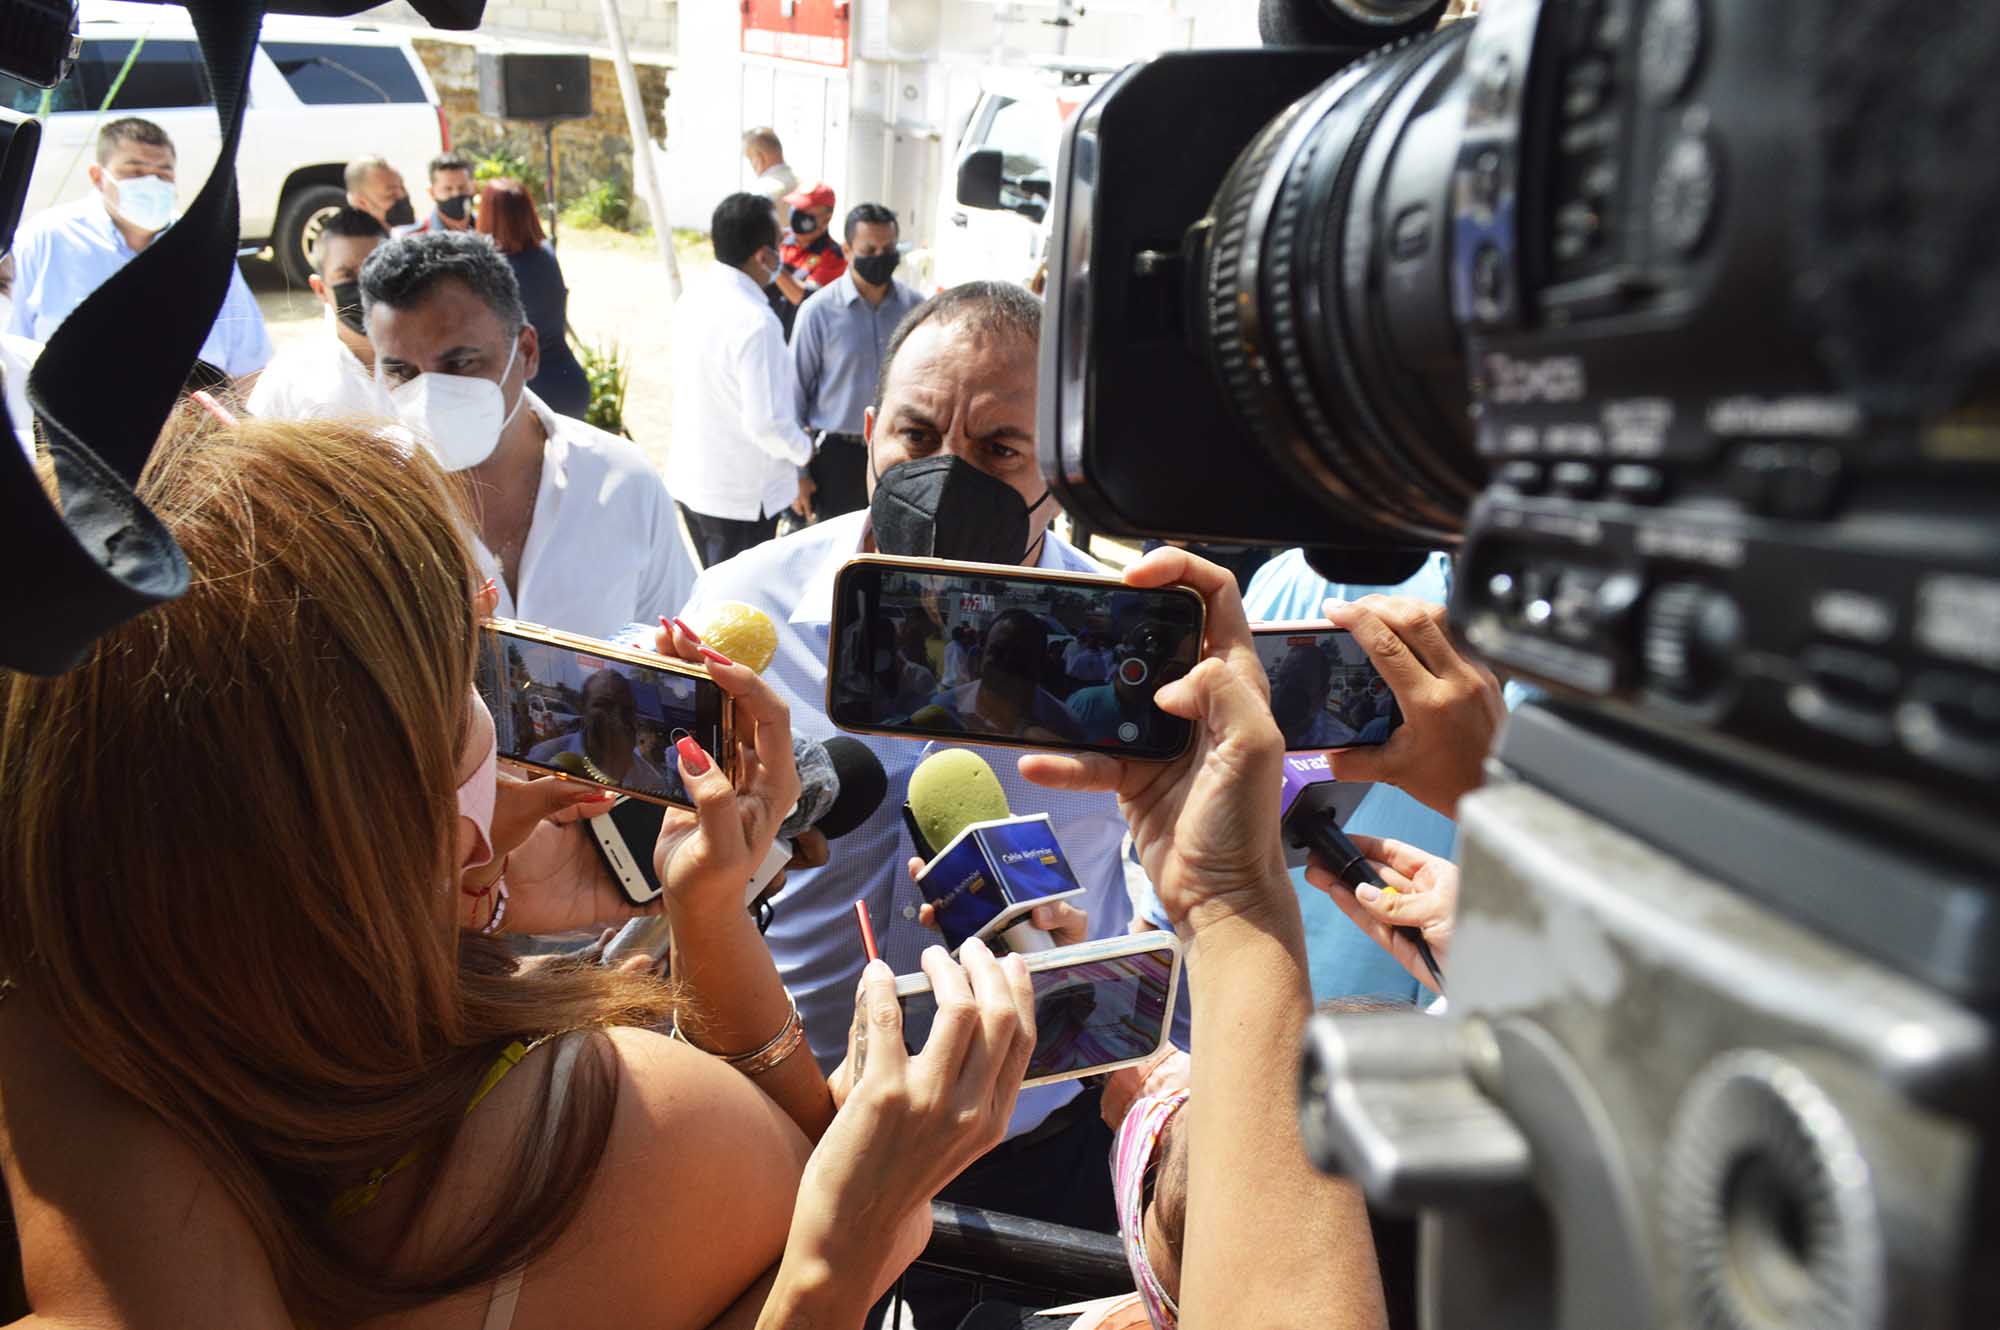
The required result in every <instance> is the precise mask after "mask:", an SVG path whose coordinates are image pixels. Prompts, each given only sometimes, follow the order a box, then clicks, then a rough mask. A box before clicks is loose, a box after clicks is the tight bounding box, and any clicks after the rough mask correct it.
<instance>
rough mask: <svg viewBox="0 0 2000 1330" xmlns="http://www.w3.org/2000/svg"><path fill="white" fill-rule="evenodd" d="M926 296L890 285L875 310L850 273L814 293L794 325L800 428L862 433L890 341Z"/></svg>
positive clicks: (794, 367) (793, 350)
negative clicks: (906, 315) (864, 415)
mask: <svg viewBox="0 0 2000 1330" xmlns="http://www.w3.org/2000/svg"><path fill="white" fill-rule="evenodd" d="M923 303H924V298H923V296H922V295H921V294H920V293H918V292H916V291H912V290H911V289H910V288H909V287H907V286H904V285H903V284H902V283H901V282H897V281H891V282H890V283H889V293H888V294H887V295H885V296H883V297H882V303H881V304H879V305H873V306H871V305H870V304H869V303H868V302H867V301H866V300H863V299H862V298H861V291H860V288H858V287H856V286H855V285H854V270H853V269H852V268H850V269H848V270H847V271H846V272H844V273H842V274H841V275H840V276H839V277H837V278H835V279H834V280H833V282H832V284H831V285H829V286H827V287H825V288H824V289H822V290H819V291H815V292H813V293H812V294H811V295H810V296H807V297H806V302H805V303H804V304H803V305H800V306H799V313H798V317H797V318H796V319H795V320H794V321H793V323H792V368H793V370H794V371H795V373H794V377H795V378H796V379H797V380H798V392H799V423H800V424H801V425H803V426H804V427H805V428H807V429H809V430H830V431H832V432H833V433H835V434H859V433H860V432H861V413H862V412H863V411H865V410H867V409H868V407H869V406H870V405H871V404H872V403H873V402H874V401H875V381H876V379H877V378H878V377H879V376H880V375H881V373H882V357H883V356H884V355H885V354H887V353H888V350H889V338H890V336H891V335H893V334H894V333H895V331H896V325H897V324H899V323H901V322H902V321H903V316H904V315H905V314H908V313H909V312H910V311H911V310H913V309H915V308H916V307H917V306H918V305H921V304H923Z"/></svg>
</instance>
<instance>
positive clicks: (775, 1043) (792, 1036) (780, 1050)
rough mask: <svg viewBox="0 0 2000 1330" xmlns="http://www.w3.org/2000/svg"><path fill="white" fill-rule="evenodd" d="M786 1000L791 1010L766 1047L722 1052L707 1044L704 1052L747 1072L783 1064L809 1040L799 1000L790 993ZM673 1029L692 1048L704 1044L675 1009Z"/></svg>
mask: <svg viewBox="0 0 2000 1330" xmlns="http://www.w3.org/2000/svg"><path fill="white" fill-rule="evenodd" d="M785 1003H786V1005H787V1007H788V1008H789V1010H788V1011H787V1012H786V1013H785V1019H784V1022H783V1023H782V1024H780V1025H779V1026H778V1032H777V1033H776V1034H774V1035H772V1036H771V1037H770V1038H769V1039H767V1040H765V1041H764V1044H763V1046H762V1047H760V1048H753V1049H751V1050H750V1051H749V1052H748V1053H718V1052H716V1051H715V1050H714V1049H706V1048H704V1049H702V1052H704V1053H709V1054H711V1055H713V1056H715V1057H719V1058H721V1059H722V1060H723V1061H724V1062H727V1063H728V1064H729V1065H730V1066H732V1067H734V1068H736V1070H738V1071H740V1072H742V1073H743V1074H744V1075H745V1076H761V1075H763V1074H764V1073H765V1072H767V1071H771V1070H773V1069H774V1068H776V1067H778V1066H780V1065H781V1064H782V1063H784V1061H785V1060H786V1059H787V1058H790V1057H791V1056H792V1055H793V1054H794V1053H796V1052H798V1051H799V1049H800V1048H801V1047H803V1046H804V1044H805V1041H806V1029H805V1024H804V1023H803V1022H802V1021H800V1019H799V1004H798V1001H797V1000H796V999H794V998H793V997H792V995H791V994H790V993H787V994H785ZM669 1033H670V1034H671V1036H672V1037H673V1038H675V1039H678V1040H680V1041H681V1042H682V1043H684V1044H686V1045H687V1046H688V1047H689V1048H701V1045H700V1044H697V1043H695V1042H694V1040H692V1039H690V1038H688V1037H687V1034H686V1033H685V1032H684V1031H682V1029H681V1017H680V1013H679V1012H678V1011H676V1012H675V1013H674V1024H673V1029H672V1030H671V1031H669Z"/></svg>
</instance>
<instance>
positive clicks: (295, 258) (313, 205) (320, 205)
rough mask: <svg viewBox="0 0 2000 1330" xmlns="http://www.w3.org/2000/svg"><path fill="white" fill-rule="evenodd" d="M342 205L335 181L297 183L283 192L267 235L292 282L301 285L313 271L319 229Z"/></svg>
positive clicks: (343, 200) (344, 193) (343, 196)
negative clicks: (272, 230) (274, 222)
mask: <svg viewBox="0 0 2000 1330" xmlns="http://www.w3.org/2000/svg"><path fill="white" fill-rule="evenodd" d="M346 206H347V191H346V190H344V189H342V188H341V187H340V186H339V185H300V186H299V187H298V188H296V189H294V190H292V192H291V193H289V194H287V195H286V196H285V201H284V202H283V203H282V204H280V205H279V207H278V229H277V233H276V234H275V235H273V236H272V237H271V250H272V252H273V253H274V254H276V255H277V258H278V266H279V267H280V268H282V269H283V270H284V273H285V280H286V281H287V282H289V283H291V285H292V286H294V287H299V288H303V287H304V286H305V285H306V279H307V278H308V277H311V276H312V275H313V273H314V271H315V269H314V267H313V251H314V249H315V248H316V246H317V244H318V242H319V229H320V228H321V227H322V226H324V225H326V219H327V218H328V217H330V216H332V215H333V213H334V211H335V210H336V209H339V208H344V207H346Z"/></svg>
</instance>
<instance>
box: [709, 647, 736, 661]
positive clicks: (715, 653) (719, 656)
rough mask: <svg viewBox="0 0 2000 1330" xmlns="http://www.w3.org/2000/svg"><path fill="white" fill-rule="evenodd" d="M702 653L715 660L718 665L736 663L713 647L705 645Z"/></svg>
mask: <svg viewBox="0 0 2000 1330" xmlns="http://www.w3.org/2000/svg"><path fill="white" fill-rule="evenodd" d="M701 654H702V655H704V656H706V657H708V658H709V659H710V660H712V661H714V662H715V663H716V664H717V665H734V664H735V663H736V662H735V661H733V660H731V659H730V658H729V657H727V656H725V655H723V654H722V653H721V652H720V651H717V650H716V649H715V648H713V647H703V648H702V649H701Z"/></svg>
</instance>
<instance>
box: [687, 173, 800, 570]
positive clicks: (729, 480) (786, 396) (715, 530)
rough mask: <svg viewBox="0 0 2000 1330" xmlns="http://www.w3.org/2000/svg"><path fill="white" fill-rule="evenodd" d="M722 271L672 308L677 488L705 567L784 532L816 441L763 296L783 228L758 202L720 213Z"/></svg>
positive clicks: (734, 201)
mask: <svg viewBox="0 0 2000 1330" xmlns="http://www.w3.org/2000/svg"><path fill="white" fill-rule="evenodd" d="M709 232H710V235H711V236H713V238H714V242H715V266H714V267H712V268H710V269H708V271H706V272H703V273H699V274H697V275H696V276H694V277H693V278H692V279H690V280H689V282H688V284H687V289H686V290H685V291H683V292H682V293H681V298H680V302H679V303H678V304H676V305H675V306H674V327H675V329H676V330H677V331H678V333H679V335H677V336H676V337H675V338H674V446H673V450H672V451H671V452H669V453H668V454H667V465H666V473H667V482H668V484H669V485H670V486H671V487H672V488H673V491H674V497H675V498H676V499H677V500H678V501H679V502H680V505H681V514H682V516H684V517H685V518H686V519H687V524H688V531H689V533H690V534H691V535H692V536H693V537H694V543H695V549H696V551H697V552H698V553H699V554H700V556H701V562H702V566H703V567H706V568H712V567H714V566H715V565H716V564H719V563H721V562H723V561H724V560H725V559H731V558H734V557H735V556H736V555H738V554H740V553H742V552H743V551H744V550H747V549H749V548H750V547H751V546H753V545H756V544H759V543H761V542H763V541H767V540H769V539H770V538H771V537H772V536H773V535H775V534H777V529H778V514H779V513H781V512H783V511H784V510H785V509H786V508H787V507H788V506H790V505H791V504H792V502H793V501H794V499H796V498H797V496H798V492H799V468H801V467H803V466H804V465H805V464H806V463H807V462H808V461H810V460H811V459H812V443H811V441H810V440H808V439H807V438H806V435H805V431H804V430H802V429H800V428H799V424H798V418H797V416H796V414H795V412H796V410H797V390H796V389H795V388H794V386H793V383H792V361H791V357H790V356H788V355H786V354H785V339H784V335H783V334H782V333H781V332H780V331H779V330H778V320H777V316H776V315H774V314H772V312H771V307H770V306H769V305H768V304H767V303H766V302H765V296H764V288H766V287H767V286H769V285H770V284H771V280H772V278H773V277H774V276H775V275H776V273H777V271H778V222H777V218H776V217H775V216H773V215H772V212H771V205H770V204H769V203H767V202H766V201H765V200H764V199H763V197H762V196H760V195H757V194H748V193H745V194H731V195H730V196H729V197H728V198H726V199H724V200H723V201H722V202H720V203H718V204H716V205H715V215H714V216H713V217H712V218H711V219H710V223H709Z"/></svg>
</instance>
